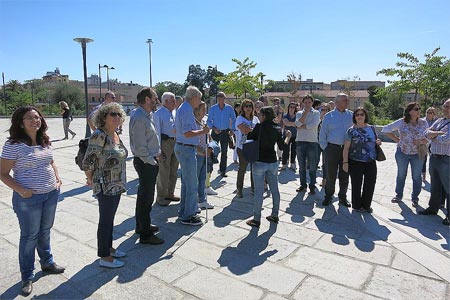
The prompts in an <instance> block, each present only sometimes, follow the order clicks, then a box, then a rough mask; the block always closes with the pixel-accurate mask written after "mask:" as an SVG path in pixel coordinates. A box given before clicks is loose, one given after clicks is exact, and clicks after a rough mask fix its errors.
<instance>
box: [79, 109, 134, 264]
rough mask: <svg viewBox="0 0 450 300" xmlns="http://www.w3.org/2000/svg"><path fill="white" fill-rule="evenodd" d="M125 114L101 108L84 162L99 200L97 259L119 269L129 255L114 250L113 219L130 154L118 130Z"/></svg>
mask: <svg viewBox="0 0 450 300" xmlns="http://www.w3.org/2000/svg"><path fill="white" fill-rule="evenodd" d="M125 115H126V114H125V112H124V111H123V109H122V106H121V105H120V104H118V103H114V102H113V103H109V104H106V105H102V106H101V107H100V108H99V109H98V110H97V112H96V113H95V115H94V117H93V119H92V121H93V125H94V126H95V128H97V129H96V130H95V131H94V132H93V133H92V135H91V137H90V138H89V146H88V148H87V150H86V154H85V156H84V159H83V170H84V171H85V174H86V184H87V185H88V186H90V187H92V191H93V193H94V196H95V197H96V198H97V200H98V209H99V220H98V229H97V255H98V257H100V260H99V265H100V266H101V267H106V268H120V267H122V266H123V265H124V262H122V261H120V260H118V259H116V258H121V257H124V256H125V255H126V253H125V252H122V251H119V250H116V249H115V248H114V247H113V228H114V217H115V215H116V211H117V208H118V206H119V202H120V196H121V194H122V193H124V192H125V191H126V183H127V182H126V165H125V161H126V158H127V156H128V151H127V149H126V148H125V145H124V144H123V142H122V140H121V139H120V137H119V135H118V134H117V133H116V129H117V128H118V127H119V125H121V124H122V123H123V122H124V121H125Z"/></svg>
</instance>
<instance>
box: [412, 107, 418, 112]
mask: <svg viewBox="0 0 450 300" xmlns="http://www.w3.org/2000/svg"><path fill="white" fill-rule="evenodd" d="M412 110H415V111H419V110H420V107H414V108H413V109H412Z"/></svg>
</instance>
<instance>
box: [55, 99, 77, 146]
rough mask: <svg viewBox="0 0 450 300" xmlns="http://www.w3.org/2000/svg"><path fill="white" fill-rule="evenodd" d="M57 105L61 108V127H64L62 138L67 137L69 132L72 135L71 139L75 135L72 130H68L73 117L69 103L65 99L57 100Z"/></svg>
mask: <svg viewBox="0 0 450 300" xmlns="http://www.w3.org/2000/svg"><path fill="white" fill-rule="evenodd" d="M58 104H59V107H60V108H61V115H62V118H63V129H64V140H67V139H69V132H70V134H71V135H72V139H73V138H74V137H75V136H76V135H77V134H76V133H75V132H74V131H72V130H70V128H69V126H70V122H72V120H73V117H72V113H71V112H70V108H69V105H68V104H67V102H65V101H59V103H58Z"/></svg>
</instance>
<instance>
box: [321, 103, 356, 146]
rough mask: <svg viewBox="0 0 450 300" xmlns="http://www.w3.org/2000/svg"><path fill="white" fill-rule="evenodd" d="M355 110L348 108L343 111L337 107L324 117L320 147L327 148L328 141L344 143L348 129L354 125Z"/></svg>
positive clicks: (338, 143)
mask: <svg viewBox="0 0 450 300" xmlns="http://www.w3.org/2000/svg"><path fill="white" fill-rule="evenodd" d="M352 119H353V112H352V111H350V110H348V109H346V110H344V111H343V112H341V111H339V110H338V109H337V108H335V109H333V110H332V111H330V112H329V113H327V114H326V115H325V116H324V117H323V121H322V126H321V127H320V133H319V143H320V148H322V149H323V150H325V148H326V147H327V145H328V143H331V144H336V145H341V146H342V145H344V139H345V135H346V134H347V129H349V128H350V127H351V126H353V120H352Z"/></svg>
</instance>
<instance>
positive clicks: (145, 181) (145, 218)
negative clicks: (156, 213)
mask: <svg viewBox="0 0 450 300" xmlns="http://www.w3.org/2000/svg"><path fill="white" fill-rule="evenodd" d="M133 165H134V168H135V170H136V172H137V174H138V176H139V188H138V192H137V198H136V230H137V231H140V232H141V236H148V235H151V232H150V224H151V219H150V212H151V211H152V205H153V201H154V200H155V185H156V177H157V176H158V170H159V166H157V165H151V164H146V163H144V162H143V161H142V159H140V158H139V157H134V159H133Z"/></svg>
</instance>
